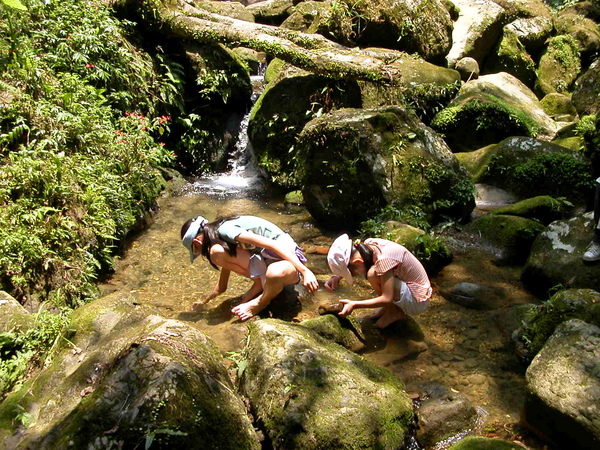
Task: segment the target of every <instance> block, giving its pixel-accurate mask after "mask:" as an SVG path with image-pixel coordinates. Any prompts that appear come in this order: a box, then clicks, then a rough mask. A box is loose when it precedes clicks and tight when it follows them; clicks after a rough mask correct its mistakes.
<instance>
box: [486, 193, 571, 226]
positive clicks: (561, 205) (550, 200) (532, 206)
mask: <svg viewBox="0 0 600 450" xmlns="http://www.w3.org/2000/svg"><path fill="white" fill-rule="evenodd" d="M572 213H573V205H572V204H571V203H569V202H567V201H565V200H563V199H560V198H554V197H550V196H549V195H539V196H537V197H532V198H528V199H525V200H521V201H520V202H516V203H512V204H510V205H506V206H503V207H500V208H498V209H494V210H492V211H490V214H499V215H505V214H508V215H511V216H519V217H524V218H526V219H531V220H536V221H538V222H540V223H542V224H544V225H548V224H550V223H551V222H554V221H555V220H559V219H565V218H566V217H567V216H569V215H571V214H572Z"/></svg>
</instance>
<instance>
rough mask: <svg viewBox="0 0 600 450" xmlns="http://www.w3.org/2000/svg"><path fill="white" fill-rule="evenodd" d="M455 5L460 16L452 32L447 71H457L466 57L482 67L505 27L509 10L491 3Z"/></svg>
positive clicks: (457, 1) (488, 0)
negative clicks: (458, 63)
mask: <svg viewBox="0 0 600 450" xmlns="http://www.w3.org/2000/svg"><path fill="white" fill-rule="evenodd" d="M452 3H454V4H455V5H456V7H457V8H458V10H459V16H458V19H457V20H456V21H455V22H454V29H453V31H452V48H451V49H450V51H449V52H448V54H447V55H446V60H447V62H448V67H454V66H455V64H456V62H457V61H458V60H460V59H461V58H464V57H465V56H470V57H471V58H474V59H476V60H477V62H478V63H479V64H480V65H481V64H482V63H483V60H484V59H485V57H486V56H487V55H488V54H489V53H490V51H491V50H492V48H493V47H494V45H495V44H496V42H497V41H498V38H499V36H500V33H501V32H502V27H503V26H504V25H505V24H506V23H505V21H506V18H507V15H506V9H505V8H503V7H502V6H500V5H498V4H497V3H495V2H493V1H491V0H484V1H479V2H472V1H470V0H454V1H453V2H452Z"/></svg>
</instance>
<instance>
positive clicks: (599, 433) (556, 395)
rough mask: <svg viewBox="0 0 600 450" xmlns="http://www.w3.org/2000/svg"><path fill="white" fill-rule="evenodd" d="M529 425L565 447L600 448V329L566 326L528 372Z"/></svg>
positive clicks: (583, 324)
mask: <svg viewBox="0 0 600 450" xmlns="http://www.w3.org/2000/svg"><path fill="white" fill-rule="evenodd" d="M526 378H527V384H528V387H529V389H530V392H531V393H530V395H528V397H527V400H526V403H525V410H524V419H525V421H526V422H527V423H528V424H529V425H530V426H532V427H533V428H534V429H535V430H537V431H538V432H539V433H540V434H541V435H543V436H545V437H547V438H550V439H551V440H552V441H554V442H556V443H557V444H558V445H559V446H561V447H564V448H575V447H576V448H598V447H599V446H600V408H599V407H598V405H600V328H599V327H597V326H595V325H592V324H588V323H586V322H583V321H580V320H577V319H573V320H569V321H567V322H565V323H563V324H561V325H560V326H559V327H558V328H557V329H556V330H555V332H554V334H553V335H552V336H551V337H550V339H548V341H547V342H546V345H544V348H542V350H541V351H540V352H539V353H538V354H537V355H536V357H535V358H534V360H533V362H532V363H531V365H530V366H529V368H528V369H527V373H526Z"/></svg>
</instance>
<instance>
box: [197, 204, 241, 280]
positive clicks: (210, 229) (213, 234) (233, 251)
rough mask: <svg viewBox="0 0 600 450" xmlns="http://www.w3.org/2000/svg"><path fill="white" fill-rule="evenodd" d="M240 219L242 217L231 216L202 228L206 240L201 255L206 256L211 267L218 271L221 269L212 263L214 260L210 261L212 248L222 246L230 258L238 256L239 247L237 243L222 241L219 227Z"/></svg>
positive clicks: (203, 242)
mask: <svg viewBox="0 0 600 450" xmlns="http://www.w3.org/2000/svg"><path fill="white" fill-rule="evenodd" d="M238 217H240V216H239V215H231V216H226V217H221V218H219V219H217V220H214V221H212V222H210V223H207V224H206V225H204V227H203V228H202V233H203V234H204V239H203V241H202V250H201V251H200V253H201V254H202V256H204V257H205V258H206V259H207V260H208V262H209V263H210V265H211V266H213V267H214V268H215V269H218V268H219V267H217V265H216V264H215V263H214V262H212V260H211V259H210V248H211V247H212V246H213V245H215V244H220V245H221V246H223V248H224V249H225V251H226V252H227V253H229V255H230V256H236V255H237V247H238V244H237V242H236V243H232V242H227V241H225V240H223V239H221V236H219V233H218V231H217V230H218V229H219V227H220V226H221V224H222V223H223V222H227V221H228V220H233V219H237V218H238Z"/></svg>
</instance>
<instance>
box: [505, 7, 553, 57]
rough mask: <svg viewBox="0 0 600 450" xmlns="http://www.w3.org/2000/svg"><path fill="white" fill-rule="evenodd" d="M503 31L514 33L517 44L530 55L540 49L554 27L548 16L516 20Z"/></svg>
mask: <svg viewBox="0 0 600 450" xmlns="http://www.w3.org/2000/svg"><path fill="white" fill-rule="evenodd" d="M505 30H508V31H511V32H513V33H515V34H516V36H517V38H518V39H519V42H520V43H521V44H523V45H524V46H525V49H526V50H527V51H528V52H529V53H530V54H531V53H533V52H535V51H537V50H538V49H540V48H541V47H542V46H543V45H544V43H545V42H546V40H547V39H548V38H549V37H550V36H551V35H552V31H554V25H553V23H552V17H551V16H550V15H547V16H544V15H541V16H534V17H527V18H521V19H517V20H515V21H513V22H511V23H509V24H508V25H506V27H505Z"/></svg>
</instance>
